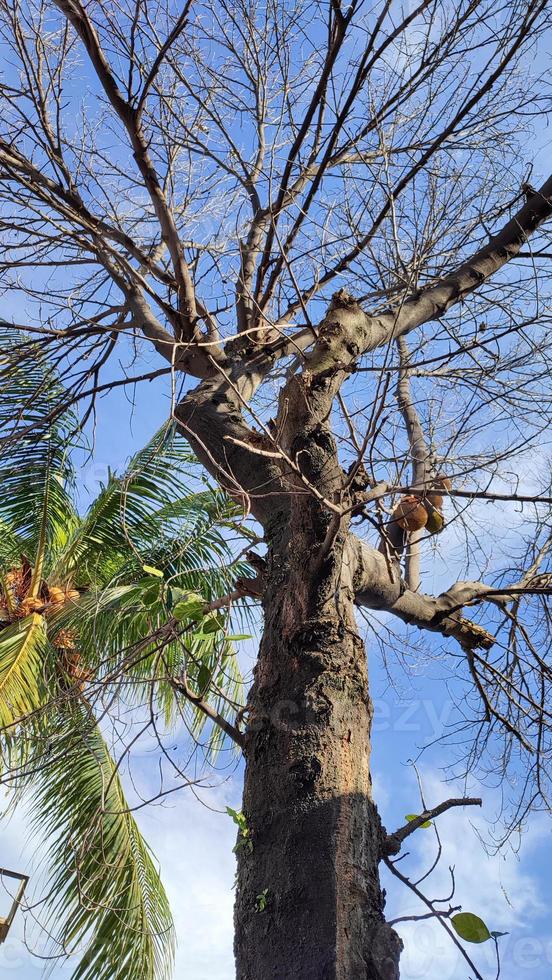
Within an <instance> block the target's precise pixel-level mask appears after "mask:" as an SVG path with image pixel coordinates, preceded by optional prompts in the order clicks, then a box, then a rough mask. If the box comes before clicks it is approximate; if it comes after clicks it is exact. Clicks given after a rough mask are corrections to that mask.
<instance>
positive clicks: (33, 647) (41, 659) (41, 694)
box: [0, 613, 47, 735]
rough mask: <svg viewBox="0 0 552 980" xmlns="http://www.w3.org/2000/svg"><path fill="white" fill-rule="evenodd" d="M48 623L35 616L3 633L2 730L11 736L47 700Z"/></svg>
mask: <svg viewBox="0 0 552 980" xmlns="http://www.w3.org/2000/svg"><path fill="white" fill-rule="evenodd" d="M46 656H47V636H46V623H45V620H44V618H43V617H42V616H40V615H39V614H38V613H33V614H32V615H31V616H27V617H26V618H25V619H22V620H21V621H20V622H18V623H14V624H12V625H11V626H8V627H6V628H5V629H3V630H2V631H1V632H0V729H1V730H6V731H7V733H8V735H9V734H10V730H11V729H12V728H13V726H14V725H15V724H16V723H17V722H18V721H19V720H20V719H22V718H25V717H27V716H28V715H31V714H32V713H33V712H34V711H36V709H37V708H39V707H40V706H41V705H42V704H44V702H45V699H46V697H47V687H46V664H45V659H46Z"/></svg>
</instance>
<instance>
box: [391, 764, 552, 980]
mask: <svg viewBox="0 0 552 980" xmlns="http://www.w3.org/2000/svg"><path fill="white" fill-rule="evenodd" d="M478 789H480V787H477V786H475V787H472V788H471V789H470V792H472V790H473V791H474V795H483V796H484V799H485V803H486V810H487V813H488V812H489V810H490V809H492V805H493V803H494V802H495V801H493V799H492V794H490V793H489V791H488V790H484V792H483V794H480V793H478V792H477V790H478ZM424 791H425V794H426V798H427V799H428V800H429V801H431V803H430V804H429V805H431V804H433V803H435V802H437V801H440V800H441V799H443V798H446V797H447V796H448V797H451V798H452V797H455V796H462V795H464V794H463V793H462V792H461V791H460V790H458V789H457V788H455V787H454V786H450V785H448V786H447V788H446V790H445V791H444V788H443V783H442V781H441V780H440V779H439V777H438V775H437V774H431V773H427V772H426V773H425V774H424ZM438 826H439V835H440V838H441V843H442V848H443V852H442V858H441V861H440V863H439V866H438V868H437V870H436V871H435V872H434V874H433V875H432V876H431V878H430V879H428V880H427V881H426V882H424V883H423V884H422V885H421V890H422V891H424V893H425V894H426V895H427V896H429V897H430V898H435V897H443V896H447V895H448V893H449V892H450V886H451V877H450V873H449V870H448V869H449V866H452V867H453V868H454V876H455V883H456V890H455V895H454V898H453V899H452V903H451V904H452V905H453V906H456V905H462V908H463V911H469V912H473V913H475V914H476V915H479V916H480V917H481V918H482V919H483V920H484V921H485V922H486V924H487V926H488V928H489V929H490V930H491V931H495V930H496V931H499V932H508V933H510V935H508V936H504V937H502V938H501V939H500V951H501V959H502V970H501V974H500V976H501V980H520V977H525V976H526V977H527V980H542V978H544V977H547V978H548V977H549V976H550V973H551V972H552V969H551V968H552V932H550V933H548V934H546V933H545V934H543V932H542V929H543V926H542V922H541V923H540V926H539V923H538V920H539V918H540V917H541V916H542V915H543V913H544V912H545V911H546V909H545V905H544V902H543V900H542V897H541V896H540V894H539V888H538V882H537V877H536V873H535V872H536V869H535V868H534V866H533V868H532V870H528V869H529V868H530V867H531V865H532V859H533V857H534V856H535V855H536V854H537V853H538V852H539V849H540V848H541V847H542V844H543V841H544V840H545V839H546V840H548V835H549V830H548V829H547V828H546V824H545V822H544V820H543V821H540V820H539V819H535V820H534V821H533V823H532V824H531V827H530V829H529V830H528V832H527V833H526V834H525V835H524V838H523V844H522V849H521V852H520V854H519V855H518V854H516V853H514V852H513V850H507V851H504V852H503V853H500V854H498V855H488V854H487V853H486V851H485V849H484V847H483V845H482V843H481V842H480V840H479V839H478V836H477V833H476V831H478V832H479V834H480V835H481V836H482V837H483V838H485V837H488V831H489V827H488V824H487V822H486V817H485V814H483V813H481V812H480V811H478V810H477V811H476V810H475V809H472V808H470V809H469V810H467V809H466V810H459V809H454V810H451V811H449V812H448V813H446V814H443V815H442V816H441V817H439V818H438ZM474 828H475V829H474ZM409 850H410V852H411V854H412V858H409V859H407V860H405V861H404V862H402V861H401V863H400V865H399V867H400V868H401V870H402V872H403V874H408V875H409V877H410V878H411V880H412V879H414V880H415V879H416V878H417V877H419V876H420V875H421V874H423V873H424V872H425V871H426V870H427V869H428V868H429V867H430V866H431V864H432V863H433V860H434V858H435V854H436V841H435V836H434V833H433V832H432V831H429V830H427V831H424V830H419V831H417V832H416V834H415V836H414V837H412V838H411V843H410V846H409ZM386 884H387V885H388V891H389V896H390V897H389V900H388V908H387V914H388V915H389V916H390V917H391V916H392V917H398V916H402V915H411V914H420V913H425V912H427V911H428V910H427V908H426V907H422V906H421V905H420V903H419V902H417V900H416V898H415V896H413V895H412V893H411V892H410V891H408V890H407V889H406V887H405V886H403V885H402V884H400V883H399V882H398V881H396V879H392V880H391V883H389V882H386ZM439 907H440V908H446V907H447V906H446V905H445V906H442V905H441V906H439ZM533 922H535V927H533V926H532V923H533ZM397 930H398V931H399V932H400V935H401V937H402V938H403V940H404V943H405V951H404V953H403V957H402V972H401V980H420V978H422V977H423V978H428V977H432V978H433V977H435V978H436V977H438V978H439V980H466V977H467V976H471V974H470V971H469V967H468V965H467V963H466V962H465V960H463V958H462V957H461V954H460V953H459V952H458V950H457V949H456V948H455V946H454V945H453V943H452V942H451V940H450V939H449V937H448V936H447V935H446V933H445V931H444V930H443V929H442V927H441V926H440V925H439V924H438V923H437V922H435V921H434V920H429V921H424V922H418V923H406V924H400V925H398V926H397ZM466 949H467V951H468V954H469V955H470V956H471V958H472V960H473V962H474V963H475V964H476V966H477V967H478V969H479V970H480V972H481V974H482V975H483V976H484V977H494V975H495V973H496V958H495V952H494V944H493V943H492V942H487V943H485V944H481V945H473V944H466Z"/></svg>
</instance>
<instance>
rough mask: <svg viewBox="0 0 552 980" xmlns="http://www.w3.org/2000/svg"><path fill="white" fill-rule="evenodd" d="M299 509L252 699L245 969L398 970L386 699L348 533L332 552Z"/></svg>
mask: <svg viewBox="0 0 552 980" xmlns="http://www.w3.org/2000/svg"><path fill="white" fill-rule="evenodd" d="M309 506H310V505H309ZM292 509H293V508H292ZM295 510H296V511H298V512H299V515H300V520H297V516H298V514H297V513H296V514H295V518H296V519H295V520H293V519H292V520H291V521H290V524H289V525H288V528H289V530H286V528H285V526H284V528H280V529H279V531H278V532H277V534H276V537H275V538H273V540H272V541H271V543H270V548H269V555H268V569H267V580H266V589H265V631H264V637H263V640H262V644H261V649H260V654H259V660H258V663H257V667H256V670H255V682H254V685H253V689H252V692H251V695H250V701H249V724H248V733H247V737H246V762H247V767H246V778H245V792H244V803H243V810H244V814H245V816H246V819H247V824H248V827H249V829H250V832H251V835H252V849H250V850H248V849H247V847H241V848H238V894H237V900H236V960H237V978H238V980H269V978H270V980H395V978H398V976H399V972H398V961H399V955H400V949H401V943H400V940H399V939H398V937H397V935H396V934H395V933H394V932H393V930H392V929H391V928H390V927H389V926H387V925H386V924H385V922H384V919H383V907H384V895H383V894H382V891H381V888H380V882H379V874H378V864H379V860H380V853H381V839H382V827H381V823H380V819H379V816H378V813H377V810H376V807H375V805H374V803H373V801H372V796H371V776H370V723H371V718H372V705H371V701H370V697H369V693H368V678H367V667H366V656H365V651H364V646H363V643H362V641H361V639H360V637H359V635H358V632H357V628H356V625H355V618H354V609H353V594H352V587H351V585H352V582H351V576H350V570H349V569H348V568H347V567H346V563H344V560H343V554H344V547H343V546H344V541H345V533H346V532H345V533H342V532H338V533H337V534H336V538H335V540H333V541H332V543H331V546H330V547H329V548H327V549H326V553H324V549H323V548H322V557H320V556H321V543H320V541H318V542H315V541H314V540H313V533H312V532H313V526H312V524H311V526H310V528H309V529H308V530H305V527H306V526H308V524H309V521H308V520H306V521H305V508H304V507H297V506H296V507H295ZM288 520H289V513H288ZM318 530H319V531H320V528H319V529H318ZM327 533H328V528H327V526H326V529H325V533H324V535H323V537H324V538H325V537H327ZM314 537H320V534H318V535H317V534H314ZM313 556H314V557H313ZM316 556H318V557H316Z"/></svg>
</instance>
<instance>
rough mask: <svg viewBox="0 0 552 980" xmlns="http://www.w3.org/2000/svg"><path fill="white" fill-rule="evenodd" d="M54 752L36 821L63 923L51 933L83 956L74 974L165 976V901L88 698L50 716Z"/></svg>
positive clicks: (168, 945)
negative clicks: (53, 722)
mask: <svg viewBox="0 0 552 980" xmlns="http://www.w3.org/2000/svg"><path fill="white" fill-rule="evenodd" d="M51 754H52V756H53V757H54V761H53V762H52V763H51V764H50V765H49V766H46V767H44V768H42V769H41V771H40V774H39V776H38V784H37V786H36V787H35V794H34V799H33V819H34V825H35V829H36V831H37V832H39V833H40V834H41V836H43V835H44V834H45V832H47V834H48V841H49V848H48V850H49V871H50V882H49V883H50V891H49V894H50V896H51V898H50V900H49V908H48V911H49V915H50V916H51V917H52V919H53V921H60V920H61V921H62V922H63V923H64V924H63V926H62V928H61V929H60V931H59V933H58V934H57V935H56V936H55V940H56V942H57V943H59V944H60V946H61V948H62V949H63V950H66V951H69V952H74V953H75V954H77V955H79V965H78V966H77V967H76V969H75V971H74V973H73V980H166V978H168V977H170V976H171V971H172V963H173V958H174V930H173V923H172V918H171V913H170V908H169V904H168V900H167V897H166V894H165V891H164V888H163V885H162V883H161V879H160V876H159V872H158V870H157V868H156V867H155V864H154V862H153V859H152V856H151V853H150V851H149V848H148V847H147V845H146V843H145V841H144V840H143V838H142V836H141V834H140V831H139V829H138V827H137V824H136V821H135V820H134V817H133V816H132V814H131V813H130V812H129V808H128V803H127V801H126V799H125V795H124V792H123V788H122V785H121V781H120V778H119V772H118V770H117V767H116V765H115V763H114V761H113V759H112V757H111V755H110V753H109V750H108V748H107V745H106V743H105V740H104V738H103V736H102V734H101V732H100V730H99V727H98V725H97V723H96V720H95V718H94V717H93V716H92V713H91V711H90V710H89V709H88V708H87V707H86V705H85V703H84V702H78V703H74V704H72V705H70V706H68V708H67V711H66V712H65V715H64V716H62V717H59V716H58V718H57V719H56V734H55V737H54V738H53V739H52V743H51Z"/></svg>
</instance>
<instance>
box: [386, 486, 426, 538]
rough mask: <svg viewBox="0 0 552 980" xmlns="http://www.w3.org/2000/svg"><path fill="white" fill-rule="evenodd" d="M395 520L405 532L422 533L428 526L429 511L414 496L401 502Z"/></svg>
mask: <svg viewBox="0 0 552 980" xmlns="http://www.w3.org/2000/svg"><path fill="white" fill-rule="evenodd" d="M393 518H394V520H395V521H396V522H397V524H398V525H399V527H402V529H403V531H420V530H421V529H422V528H423V527H425V526H426V524H427V510H426V508H425V507H424V505H423V503H422V501H421V500H420V498H419V497H415V496H414V495H413V494H412V495H408V496H406V497H402V498H401V500H399V502H398V504H397V506H396V507H395V510H394V511H393Z"/></svg>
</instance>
